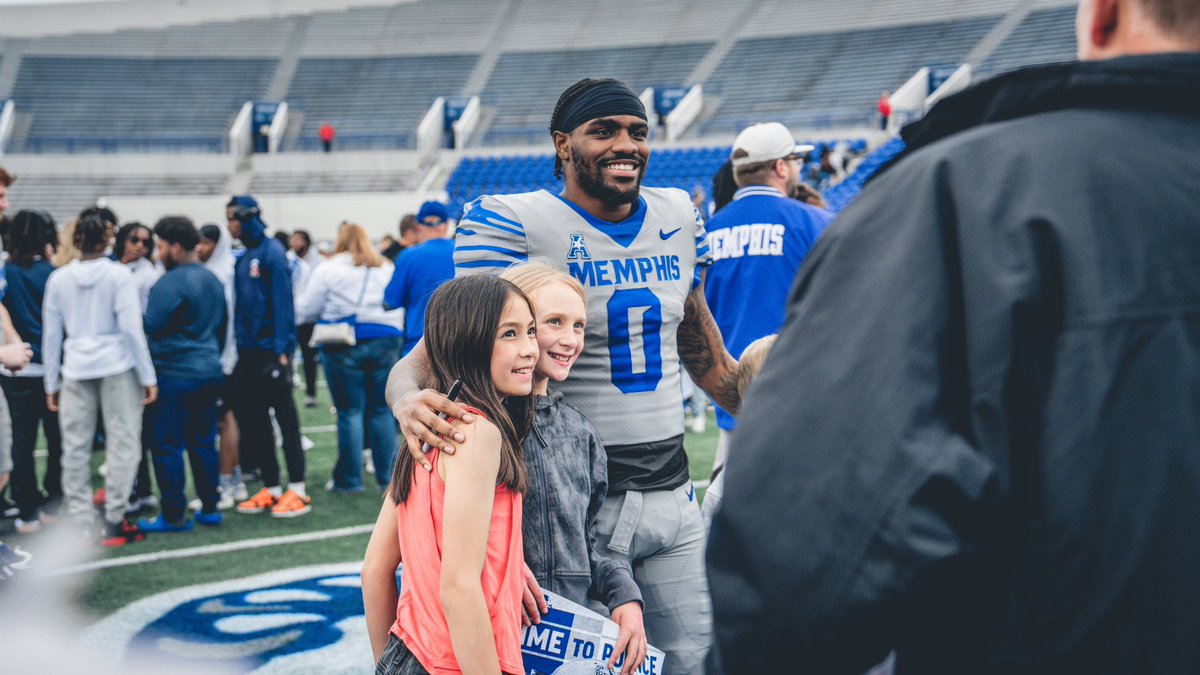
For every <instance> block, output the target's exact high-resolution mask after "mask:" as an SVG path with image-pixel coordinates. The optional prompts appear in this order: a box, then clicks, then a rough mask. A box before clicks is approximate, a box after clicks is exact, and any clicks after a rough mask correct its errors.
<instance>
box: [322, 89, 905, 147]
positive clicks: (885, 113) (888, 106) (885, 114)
mask: <svg viewBox="0 0 1200 675" xmlns="http://www.w3.org/2000/svg"><path fill="white" fill-rule="evenodd" d="M889 98H891V94H889V93H887V92H886V91H885V92H883V93H882V94H880V95H879V128H880V129H885V130H886V129H887V123H888V118H889V117H891V116H892V102H891V101H889V100H888V99H889ZM330 131H332V129H331V130H330ZM331 137H332V134H331ZM325 151H326V152H328V151H329V147H328V146H326V148H325Z"/></svg>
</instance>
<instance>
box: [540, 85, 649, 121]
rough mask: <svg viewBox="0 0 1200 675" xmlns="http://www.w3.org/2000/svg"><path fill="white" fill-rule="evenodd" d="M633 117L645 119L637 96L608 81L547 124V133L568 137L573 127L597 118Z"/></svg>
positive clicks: (584, 95) (644, 108)
mask: <svg viewBox="0 0 1200 675" xmlns="http://www.w3.org/2000/svg"><path fill="white" fill-rule="evenodd" d="M613 115H633V116H634V117H640V118H642V119H646V106H644V105H642V100H641V99H640V98H638V96H637V94H635V93H633V90H632V89H630V88H629V86H628V85H626V84H625V83H623V82H618V81H616V80H609V81H606V82H600V83H599V84H597V85H596V86H594V87H592V88H591V89H588V90H587V91H585V92H583V93H582V94H580V95H579V96H578V97H577V98H576V99H575V100H574V101H571V103H570V104H569V105H568V106H567V107H566V109H564V110H563V111H562V115H560V116H559V118H558V119H557V120H554V121H552V122H551V124H552V126H551V128H550V131H551V132H554V131H561V132H563V133H568V134H569V133H571V131H573V130H574V129H575V127H577V126H579V125H580V124H583V123H584V122H587V121H588V120H594V119H597V118H599V117H611V116H613Z"/></svg>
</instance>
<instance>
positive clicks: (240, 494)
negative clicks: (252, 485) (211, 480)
mask: <svg viewBox="0 0 1200 675" xmlns="http://www.w3.org/2000/svg"><path fill="white" fill-rule="evenodd" d="M247 499H250V491H249V490H247V489H246V484H245V483H243V482H242V481H238V482H236V483H234V484H233V501H235V502H244V501H246V500H247Z"/></svg>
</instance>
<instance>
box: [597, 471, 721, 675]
mask: <svg viewBox="0 0 1200 675" xmlns="http://www.w3.org/2000/svg"><path fill="white" fill-rule="evenodd" d="M596 520H597V522H596V540H597V544H598V545H599V547H600V550H601V551H603V552H605V553H607V554H608V556H609V557H611V558H613V559H614V560H627V561H629V564H630V566H632V567H633V577H634V579H635V580H636V581H637V584H638V587H639V588H641V590H642V598H643V600H645V603H646V609H645V615H644V619H645V624H646V638H647V639H648V640H649V642H650V644H652V645H654V646H655V647H657V648H659V649H661V650H663V652H665V654H666V663H665V664H664V665H665V667H664V668H663V671H662V672H663V675H693V674H696V675H698V674H699V673H703V672H704V657H705V655H706V654H707V653H708V649H709V646H710V645H711V644H712V600H711V599H710V598H709V595H708V578H707V577H706V576H705V574H704V543H705V539H706V535H705V531H704V524H703V523H702V522H701V520H700V509H699V508H698V507H697V506H696V491H695V488H694V487H693V486H692V484H691V483H688V484H687V485H684V486H683V487H679V488H676V489H674V490H656V491H653V492H626V493H624V494H617V495H609V496H608V498H607V499H605V500H604V506H602V507H600V514H599V516H598V517H597V519H596Z"/></svg>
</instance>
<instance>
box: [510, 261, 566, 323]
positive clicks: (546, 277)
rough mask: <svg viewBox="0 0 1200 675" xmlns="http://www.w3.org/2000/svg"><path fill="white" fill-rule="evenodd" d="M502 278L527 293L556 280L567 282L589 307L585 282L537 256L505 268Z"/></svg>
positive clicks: (531, 292) (529, 293) (530, 293)
mask: <svg viewBox="0 0 1200 675" xmlns="http://www.w3.org/2000/svg"><path fill="white" fill-rule="evenodd" d="M500 278H501V279H504V280H506V281H511V282H512V283H513V285H515V286H516V287H517V288H519V289H521V292H522V293H524V294H525V295H532V294H533V292H534V291H536V290H537V289H539V288H541V287H542V286H547V285H549V284H552V283H554V282H556V281H557V282H559V283H563V284H566V285H567V286H569V287H570V288H571V290H573V291H575V292H576V293H578V294H579V297H580V298H581V299H582V300H583V308H584V309H585V310H586V309H587V293H586V292H585V291H584V290H583V284H581V283H579V280H578V279H576V278H575V277H573V276H571V275H570V274H567V273H566V272H563V271H562V270H559V269H555V268H554V267H551V266H550V263H549V262H547V261H545V260H543V259H537V258H535V259H534V260H530V261H529V262H526V263H521V264H519V265H513V266H512V267H509V268H508V269H506V270H504V272H502V273H501V274H500Z"/></svg>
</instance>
